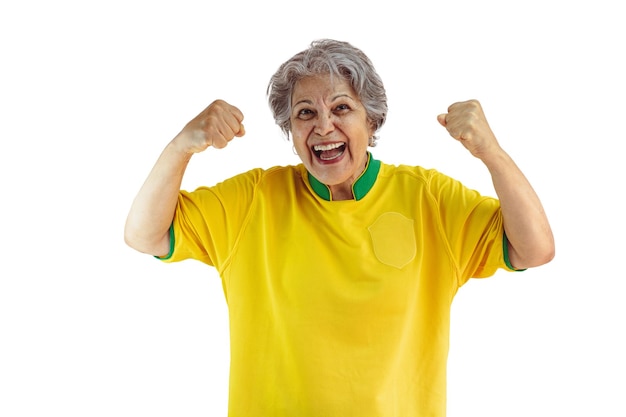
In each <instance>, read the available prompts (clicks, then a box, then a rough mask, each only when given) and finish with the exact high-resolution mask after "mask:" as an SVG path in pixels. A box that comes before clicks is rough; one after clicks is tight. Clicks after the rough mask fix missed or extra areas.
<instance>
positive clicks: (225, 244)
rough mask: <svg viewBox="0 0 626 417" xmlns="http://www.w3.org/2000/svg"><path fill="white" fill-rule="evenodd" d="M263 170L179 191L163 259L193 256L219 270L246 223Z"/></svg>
mask: <svg viewBox="0 0 626 417" xmlns="http://www.w3.org/2000/svg"><path fill="white" fill-rule="evenodd" d="M261 175H262V170H260V169H256V170H252V171H249V172H247V173H244V174H241V175H237V176H235V177H232V178H230V179H228V180H226V181H224V182H222V183H219V184H217V185H215V186H213V187H199V188H197V189H195V190H194V191H192V192H189V191H184V190H182V191H180V193H179V196H178V202H177V205H176V212H175V214H174V219H173V221H172V226H171V230H170V253H169V254H168V255H167V256H165V257H163V258H159V259H161V260H163V261H164V262H178V261H182V260H185V259H196V260H198V261H200V262H203V263H205V264H208V265H211V266H214V267H216V268H217V269H218V270H219V269H220V268H221V266H222V265H223V264H224V263H225V262H226V261H227V259H228V258H229V257H230V255H231V253H232V250H233V248H234V247H235V244H236V241H237V238H238V237H239V234H240V233H241V230H242V227H243V225H244V224H245V222H246V219H247V217H248V214H249V212H250V207H251V205H252V202H253V200H254V194H255V190H256V185H257V184H258V181H259V179H260V177H261Z"/></svg>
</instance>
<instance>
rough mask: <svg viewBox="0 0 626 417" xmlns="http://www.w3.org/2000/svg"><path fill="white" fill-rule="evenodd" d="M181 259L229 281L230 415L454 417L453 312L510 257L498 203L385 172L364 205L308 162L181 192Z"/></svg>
mask: <svg viewBox="0 0 626 417" xmlns="http://www.w3.org/2000/svg"><path fill="white" fill-rule="evenodd" d="M172 227H173V231H174V233H173V237H174V242H173V251H172V253H171V254H170V257H169V258H168V259H167V261H169V262H174V261H180V260H183V259H187V258H194V259H198V260H200V261H203V262H205V263H207V264H209V265H213V266H215V268H217V271H219V274H220V276H221V278H222V280H223V287H224V293H225V296H226V300H227V302H228V308H229V317H230V331H231V371H230V372H231V374H230V396H229V416H230V417H240V416H241V417H244V416H245V417H255V416H259V417H270V416H271V417H281V416H289V417H294V416H298V417H308V416H311V417H313V416H315V417H333V416H337V417H349V416H358V417H374V416H376V417H379V416H385V417H392V416H401V417H409V416H429V417H443V416H445V406H446V362H447V356H448V342H449V327H450V307H451V302H452V299H453V297H454V295H455V293H456V291H457V289H458V288H459V287H460V286H461V285H463V284H464V283H465V282H466V281H467V280H468V279H469V278H470V277H487V276H490V275H492V274H493V273H495V272H496V270H497V269H498V268H504V269H506V264H505V260H504V259H503V256H504V255H503V249H502V243H503V226H502V219H501V215H500V210H499V204H498V201H497V200H495V199H493V198H488V197H482V196H480V195H479V194H478V193H477V192H475V191H472V190H469V189H467V188H465V187H464V186H462V185H461V184H460V183H459V182H457V181H455V180H452V179H451V178H449V177H446V176H444V175H442V174H440V173H438V172H436V171H434V170H425V169H422V168H419V167H408V166H399V167H396V166H391V165H386V164H382V166H381V169H380V172H379V174H378V178H377V179H376V181H375V183H374V185H373V187H372V188H371V190H370V191H369V192H368V193H367V194H366V195H365V196H364V197H363V198H362V199H361V200H360V201H324V200H323V199H321V198H320V197H319V196H317V195H316V194H315V192H314V191H313V189H312V188H311V186H310V184H309V182H308V179H307V172H306V171H305V169H304V167H303V166H302V165H298V166H296V167H292V166H290V167H275V168H272V169H269V170H260V169H257V170H252V171H250V172H247V173H245V174H242V175H239V176H236V177H234V178H231V179H229V180H226V181H225V182H223V183H221V184H218V185H216V186H214V187H211V188H199V189H197V190H195V191H194V192H184V191H183V192H181V194H180V198H179V205H178V208H177V212H176V216H175V219H174V222H173V225H172Z"/></svg>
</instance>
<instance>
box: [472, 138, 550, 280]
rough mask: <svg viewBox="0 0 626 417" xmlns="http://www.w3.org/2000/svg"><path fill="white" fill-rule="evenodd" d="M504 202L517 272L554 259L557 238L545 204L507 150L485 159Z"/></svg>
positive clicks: (506, 224) (512, 254) (504, 214)
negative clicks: (544, 206)
mask: <svg viewBox="0 0 626 417" xmlns="http://www.w3.org/2000/svg"><path fill="white" fill-rule="evenodd" d="M483 162H484V163H485V165H486V166H487V168H488V169H489V172H490V173H491V177H492V180H493V185H494V188H495V191H496V193H497V195H498V198H499V200H500V205H501V209H502V216H503V219H504V230H505V233H506V236H507V239H508V241H509V259H510V261H511V264H512V265H513V266H514V267H515V268H517V269H525V268H531V267H535V266H539V265H543V264H545V263H547V262H549V261H550V260H551V259H552V258H553V257H554V237H553V235H552V230H551V228H550V224H549V222H548V218H547V216H546V213H545V211H544V209H543V206H542V204H541V201H540V200H539V197H538V196H537V194H536V192H535V190H534V189H533V187H532V186H531V184H530V183H529V181H528V179H527V178H526V176H525V175H524V174H523V173H522V171H521V170H520V169H519V167H518V166H517V165H516V164H515V162H514V161H513V159H512V158H511V157H510V156H509V155H508V154H507V153H506V152H504V151H503V150H499V152H496V153H494V154H493V155H491V156H490V157H489V158H485V159H483Z"/></svg>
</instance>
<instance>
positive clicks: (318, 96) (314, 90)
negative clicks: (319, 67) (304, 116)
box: [291, 73, 358, 105]
mask: <svg viewBox="0 0 626 417" xmlns="http://www.w3.org/2000/svg"><path fill="white" fill-rule="evenodd" d="M340 95H348V96H349V97H351V98H354V99H358V98H357V97H356V93H355V92H354V89H353V88H352V85H351V84H350V83H349V82H348V81H347V80H346V79H344V78H343V77H340V76H337V75H333V74H328V73H326V74H318V75H311V76H306V77H302V78H300V79H299V80H298V81H296V82H295V83H294V86H293V89H292V92H291V104H292V105H294V104H295V103H298V102H300V101H302V100H308V101H317V100H324V101H327V100H330V99H332V98H333V97H335V96H340Z"/></svg>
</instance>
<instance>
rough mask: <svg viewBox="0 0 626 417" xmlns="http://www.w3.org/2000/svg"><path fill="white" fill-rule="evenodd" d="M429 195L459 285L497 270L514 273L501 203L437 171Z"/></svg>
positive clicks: (432, 177) (430, 184) (431, 180)
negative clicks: (435, 207)
mask: <svg viewBox="0 0 626 417" xmlns="http://www.w3.org/2000/svg"><path fill="white" fill-rule="evenodd" d="M429 191H430V193H431V195H432V197H433V199H434V201H435V204H436V205H437V210H438V213H439V219H440V222H441V228H442V233H444V235H445V238H446V240H447V242H448V245H449V250H450V253H451V256H452V258H453V260H454V262H455V263H456V267H457V269H458V271H459V285H463V284H464V283H465V282H466V281H467V280H468V279H469V278H484V277H489V276H492V275H493V274H495V272H496V271H497V270H498V269H505V270H513V268H512V267H511V264H510V262H509V261H508V259H507V256H508V251H507V240H506V235H505V233H504V223H503V218H502V212H501V210H500V202H499V201H498V200H497V199H496V198H493V197H486V196H483V195H481V194H480V193H479V192H478V191H476V190H472V189H470V188H467V187H465V186H464V185H463V184H461V183H460V182H459V181H457V180H454V179H452V178H450V177H448V176H446V175H443V174H441V173H438V172H436V171H434V172H433V173H432V175H431V178H430V181H429Z"/></svg>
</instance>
